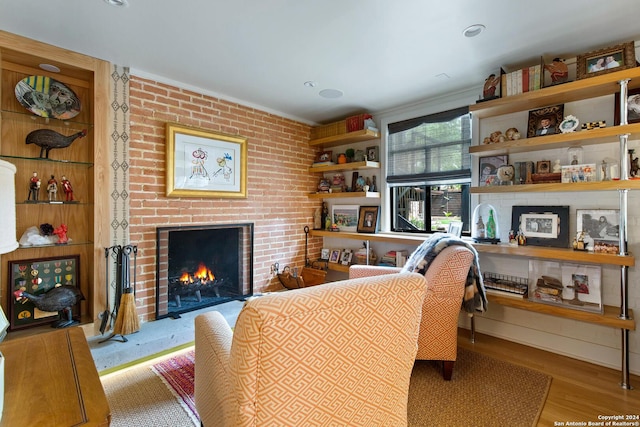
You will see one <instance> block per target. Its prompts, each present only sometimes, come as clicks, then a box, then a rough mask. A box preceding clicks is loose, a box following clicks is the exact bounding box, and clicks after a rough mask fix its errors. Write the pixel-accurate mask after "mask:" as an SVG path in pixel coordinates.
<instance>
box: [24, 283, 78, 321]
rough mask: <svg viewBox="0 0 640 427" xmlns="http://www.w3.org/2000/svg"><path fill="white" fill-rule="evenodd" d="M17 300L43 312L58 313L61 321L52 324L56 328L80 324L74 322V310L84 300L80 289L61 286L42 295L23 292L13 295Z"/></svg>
mask: <svg viewBox="0 0 640 427" xmlns="http://www.w3.org/2000/svg"><path fill="white" fill-rule="evenodd" d="M13 295H14V296H15V297H16V300H20V299H23V298H24V299H26V300H29V301H31V302H32V303H33V305H35V306H36V308H38V309H40V310H42V311H49V312H51V311H57V312H58V314H59V315H60V320H57V321H55V322H53V323H52V324H51V326H52V327H54V328H66V327H67V326H71V325H75V324H76V323H78V322H77V321H75V320H73V313H72V309H73V306H74V305H76V304H77V303H78V302H79V301H81V300H83V299H84V295H82V292H81V291H80V289H78V288H77V287H75V286H71V285H61V286H58V287H55V288H53V289H51V290H50V291H48V292H45V293H44V294H40V295H32V294H30V293H27V292H25V291H22V290H17V291H15V292H14V293H13Z"/></svg>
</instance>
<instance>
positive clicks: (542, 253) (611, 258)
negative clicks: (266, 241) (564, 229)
mask: <svg viewBox="0 0 640 427" xmlns="http://www.w3.org/2000/svg"><path fill="white" fill-rule="evenodd" d="M310 235H311V236H313V237H332V238H336V239H351V240H368V241H370V242H390V243H397V244H405V245H416V246H417V245H419V244H420V243H422V242H423V241H425V240H426V239H428V238H429V236H430V235H428V234H415V235H406V234H395V233H375V234H369V233H355V232H349V231H338V232H334V231H326V230H311V231H310ZM470 243H471V244H472V245H473V247H474V248H476V250H477V251H478V252H479V253H487V254H498V255H506V256H514V257H525V258H539V259H551V260H558V261H571V262H579V263H589V264H605V265H615V266H625V267H633V266H635V257H634V256H633V255H617V254H606V253H596V252H588V251H575V250H573V249H569V248H547V247H543V246H532V245H530V246H511V245H509V244H506V243H501V244H497V245H491V244H485V243H473V242H470Z"/></svg>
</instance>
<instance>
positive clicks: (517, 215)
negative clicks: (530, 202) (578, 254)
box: [511, 206, 569, 248]
mask: <svg viewBox="0 0 640 427" xmlns="http://www.w3.org/2000/svg"><path fill="white" fill-rule="evenodd" d="M511 229H512V230H514V231H522V233H523V234H524V236H525V237H526V238H527V245H533V246H547V247H556V248H567V247H569V206H513V207H512V209H511Z"/></svg>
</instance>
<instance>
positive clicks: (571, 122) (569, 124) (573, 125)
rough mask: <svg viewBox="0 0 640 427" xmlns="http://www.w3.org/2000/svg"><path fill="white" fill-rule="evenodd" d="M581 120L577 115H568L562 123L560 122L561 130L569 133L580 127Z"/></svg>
mask: <svg viewBox="0 0 640 427" xmlns="http://www.w3.org/2000/svg"><path fill="white" fill-rule="evenodd" d="M579 124H580V122H579V121H578V118H577V117H576V116H567V117H565V118H564V120H563V121H562V123H560V132H562V133H569V132H573V131H575V130H576V129H577V128H578V125H579Z"/></svg>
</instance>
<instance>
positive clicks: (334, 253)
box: [329, 249, 340, 264]
mask: <svg viewBox="0 0 640 427" xmlns="http://www.w3.org/2000/svg"><path fill="white" fill-rule="evenodd" d="M339 261H340V249H331V255H330V256H329V262H331V263H334V264H337V263H338V262H339Z"/></svg>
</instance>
